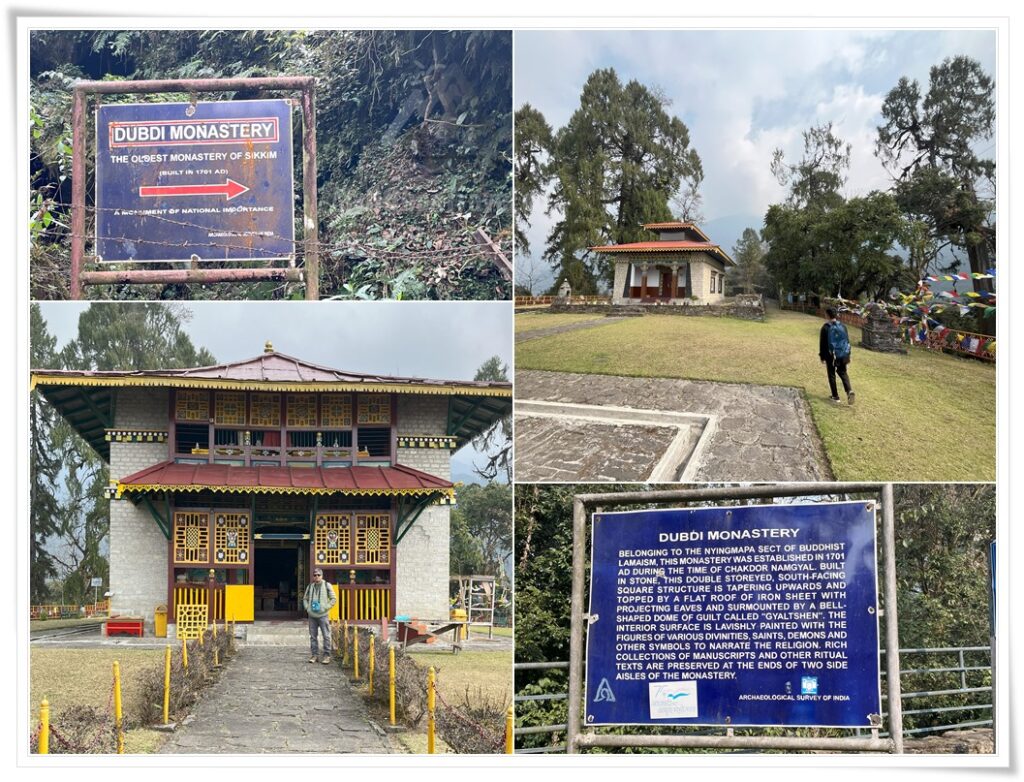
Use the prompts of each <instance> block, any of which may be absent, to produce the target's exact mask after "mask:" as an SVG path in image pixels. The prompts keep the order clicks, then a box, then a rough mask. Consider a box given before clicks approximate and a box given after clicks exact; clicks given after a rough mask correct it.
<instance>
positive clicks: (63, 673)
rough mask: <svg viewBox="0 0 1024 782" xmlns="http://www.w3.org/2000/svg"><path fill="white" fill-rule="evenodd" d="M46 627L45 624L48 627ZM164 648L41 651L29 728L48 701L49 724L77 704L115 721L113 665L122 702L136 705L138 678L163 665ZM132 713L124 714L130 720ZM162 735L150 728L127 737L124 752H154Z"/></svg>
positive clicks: (32, 675) (34, 659)
mask: <svg viewBox="0 0 1024 782" xmlns="http://www.w3.org/2000/svg"><path fill="white" fill-rule="evenodd" d="M44 624H45V623H44ZM163 657H164V652H163V649H39V648H32V649H31V651H30V657H29V666H30V669H29V710H30V718H29V726H30V728H31V729H32V730H33V731H34V730H35V728H36V727H37V726H38V724H39V704H40V703H41V702H42V700H43V698H46V699H47V700H49V701H50V714H51V719H54V718H56V717H57V716H59V715H60V713H61V711H62V710H64V709H66V708H68V707H70V706H74V705H79V704H81V705H85V706H93V707H95V708H97V709H100V710H102V711H104V712H109V714H110V719H111V720H113V714H114V705H113V703H114V702H113V698H112V693H113V688H114V675H113V664H114V661H115V660H116V661H118V662H119V663H120V668H121V697H122V703H124V704H125V705H126V706H127V705H128V704H130V703H132V702H133V701H134V696H135V693H136V684H135V683H136V681H137V674H139V673H141V672H142V671H144V670H146V669H148V668H151V667H153V666H160V665H162V664H163ZM131 716H132V715H131V714H129V713H127V712H126V713H125V719H127V720H130V719H131ZM163 738H164V734H160V733H157V732H155V731H151V730H146V729H136V730H130V731H128V733H126V734H125V751H126V752H129V753H145V752H154V751H156V749H157V748H159V746H160V744H161V743H162V741H163Z"/></svg>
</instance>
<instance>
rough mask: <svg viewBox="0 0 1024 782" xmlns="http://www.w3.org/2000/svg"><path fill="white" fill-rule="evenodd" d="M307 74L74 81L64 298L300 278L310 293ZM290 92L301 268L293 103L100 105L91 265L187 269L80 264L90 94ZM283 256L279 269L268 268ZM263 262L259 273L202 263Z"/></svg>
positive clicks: (310, 106) (315, 281) (310, 98)
mask: <svg viewBox="0 0 1024 782" xmlns="http://www.w3.org/2000/svg"><path fill="white" fill-rule="evenodd" d="M314 85H315V81H314V79H313V78H312V77H270V78H248V79H180V80H168V81H136V82H79V83H78V84H76V85H75V88H74V106H73V111H72V123H73V134H74V138H73V144H74V159H73V161H72V173H73V181H72V197H71V201H72V204H71V210H72V216H71V224H72V236H71V298H72V299H79V298H81V296H82V286H84V285H99V284H116V283H129V284H132V283H135V284H142V283H162V284H167V283H182V282H183V283H191V282H196V283H213V282H242V281H260V280H263V281H288V282H305V286H306V298H307V299H310V300H315V299H318V298H319V295H320V292H319V273H320V270H319V239H318V235H317V194H316V128H315V102H314ZM238 90H279V91H300V92H301V95H302V101H301V105H302V130H303V136H302V150H303V183H302V185H303V244H304V253H303V256H304V258H303V260H304V264H303V267H302V268H301V269H300V268H296V266H295V257H296V251H295V250H296V247H297V244H296V242H295V241H294V214H293V207H292V204H293V189H294V183H293V165H292V154H291V153H292V144H291V103H290V101H286V100H241V101H216V102H199V101H197V100H195V98H194V97H193V100H192V101H191V102H188V103H145V104H134V105H126V104H111V105H105V106H100V107H99V108H98V110H97V118H96V119H97V121H96V179H97V188H96V204H95V209H96V237H95V249H94V260H95V261H96V262H97V263H101V264H110V263H132V264H137V263H149V262H186V263H189V264H190V267H191V268H188V269H162V270H149V269H146V270H138V269H125V270H117V271H84V270H83V266H84V263H85V259H86V256H85V240H86V237H85V230H86V229H85V222H86V220H85V214H86V186H85V150H86V148H87V144H86V133H87V131H86V101H87V97H88V96H89V95H110V94H151V93H168V92H183V93H186V94H190V95H193V96H195V95H196V94H198V93H203V92H226V91H238ZM282 260H285V261H287V263H288V266H285V267H281V266H273V265H272V264H273V263H274V262H279V261H282ZM211 261H221V262H224V261H226V262H253V261H255V262H261V263H262V264H263V266H261V267H259V268H217V269H211V268H202V265H203V263H206V262H211Z"/></svg>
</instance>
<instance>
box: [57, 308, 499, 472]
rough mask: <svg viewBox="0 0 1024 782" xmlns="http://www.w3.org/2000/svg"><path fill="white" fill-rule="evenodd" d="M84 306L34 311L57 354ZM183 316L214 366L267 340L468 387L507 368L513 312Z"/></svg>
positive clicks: (220, 311) (307, 354) (455, 463)
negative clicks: (492, 365)
mask: <svg viewBox="0 0 1024 782" xmlns="http://www.w3.org/2000/svg"><path fill="white" fill-rule="evenodd" d="M88 306H89V304H87V303H79V302H52V303H50V302H44V303H41V304H40V307H41V309H42V313H43V317H44V318H45V320H46V323H47V326H48V327H49V330H50V333H51V334H53V335H54V336H55V337H56V338H57V340H58V343H59V344H58V347H62V346H63V345H65V344H66V343H67V342H68V341H69V340H71V339H73V338H74V337H75V335H76V333H77V330H78V317H79V315H80V314H81V313H82V312H83V311H84V310H85V309H86V308H87V307H88ZM103 306H122V305H119V304H113V305H109V304H108V305H103ZM188 309H189V311H191V313H192V318H191V320H190V321H189V322H188V323H186V324H185V329H186V331H188V333H189V336H191V338H192V342H193V344H195V345H196V346H197V347H205V348H207V349H208V350H210V352H212V353H213V355H214V356H216V357H217V361H218V362H221V361H223V362H227V361H238V360H240V359H246V358H252V357H253V356H257V355H259V354H261V353H262V352H263V344H264V343H265V342H266V341H267V340H270V341H271V342H272V343H273V345H274V349H275V350H277V351H279V352H281V353H286V354H288V355H291V356H295V357H296V358H301V359H305V360H306V361H311V362H313V363H315V364H323V365H326V366H329V367H333V368H335V369H345V370H351V371H353V372H365V373H380V374H387V375H398V376H402V377H423V378H434V379H441V380H472V379H473V375H474V374H476V371H477V369H478V368H479V367H480V365H481V364H483V363H484V362H485V361H486V360H487V359H489V358H490V357H491V356H495V355H496V356H499V357H500V358H501V360H502V362H503V363H505V364H506V365H508V366H510V367H511V365H512V351H513V347H512V310H511V308H510V307H509V306H508V304H505V303H501V302H443V303H442V302H320V303H306V302H294V303H292V302H216V303H214V302H210V303H193V304H190V305H188ZM510 372H511V370H510ZM474 459H475V460H476V461H477V462H478V463H482V459H481V457H480V454H477V453H475V452H474V451H473V449H472V448H471V447H466V448H463V449H462V450H460V451H458V452H457V453H456V455H455V457H454V459H453V460H452V478H453V480H456V481H459V480H461V481H474V480H476V481H478V480H479V478H477V477H475V476H474V474H473V461H474Z"/></svg>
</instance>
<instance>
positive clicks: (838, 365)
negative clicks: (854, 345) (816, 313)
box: [818, 307, 855, 405]
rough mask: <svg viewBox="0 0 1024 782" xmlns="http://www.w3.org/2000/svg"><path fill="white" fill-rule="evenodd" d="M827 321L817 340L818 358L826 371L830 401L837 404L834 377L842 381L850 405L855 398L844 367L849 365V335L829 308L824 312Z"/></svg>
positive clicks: (837, 390)
mask: <svg viewBox="0 0 1024 782" xmlns="http://www.w3.org/2000/svg"><path fill="white" fill-rule="evenodd" d="M825 314H826V315H827V316H828V320H826V321H825V325H824V326H822V327H821V336H820V338H819V340H818V358H820V359H821V362H822V363H823V364H824V365H825V368H826V369H827V370H828V387H829V390H830V391H831V392H832V401H833V402H836V403H838V402H839V401H840V400H839V389H837V388H836V375H839V379H840V380H842V381H843V390H844V391H845V392H846V400H847V401H848V402H849V403H850V404H851V405H852V404H853V400H854V398H855V394H854V393H853V386H852V385H851V384H850V376H849V375H848V374H847V373H846V367H847V366H849V364H850V357H851V352H852V351H851V350H850V335H849V334H847V333H846V326H844V325H843V324H842V323H840V322H839V321H838V320H837V319H836V310H835V308H834V307H829V308H827V309H826V310H825Z"/></svg>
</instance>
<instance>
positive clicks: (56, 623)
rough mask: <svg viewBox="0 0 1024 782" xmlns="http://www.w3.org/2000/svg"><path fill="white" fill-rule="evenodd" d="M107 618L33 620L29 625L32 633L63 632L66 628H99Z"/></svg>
mask: <svg viewBox="0 0 1024 782" xmlns="http://www.w3.org/2000/svg"><path fill="white" fill-rule="evenodd" d="M105 621H107V618H106V617H101V618H86V619H43V620H39V619H32V620H30V621H29V623H28V629H29V632H30V633H34V632H35V631H36V630H62V629H64V628H65V627H99V626H100V625H101V624H103V623H104V622H105Z"/></svg>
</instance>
